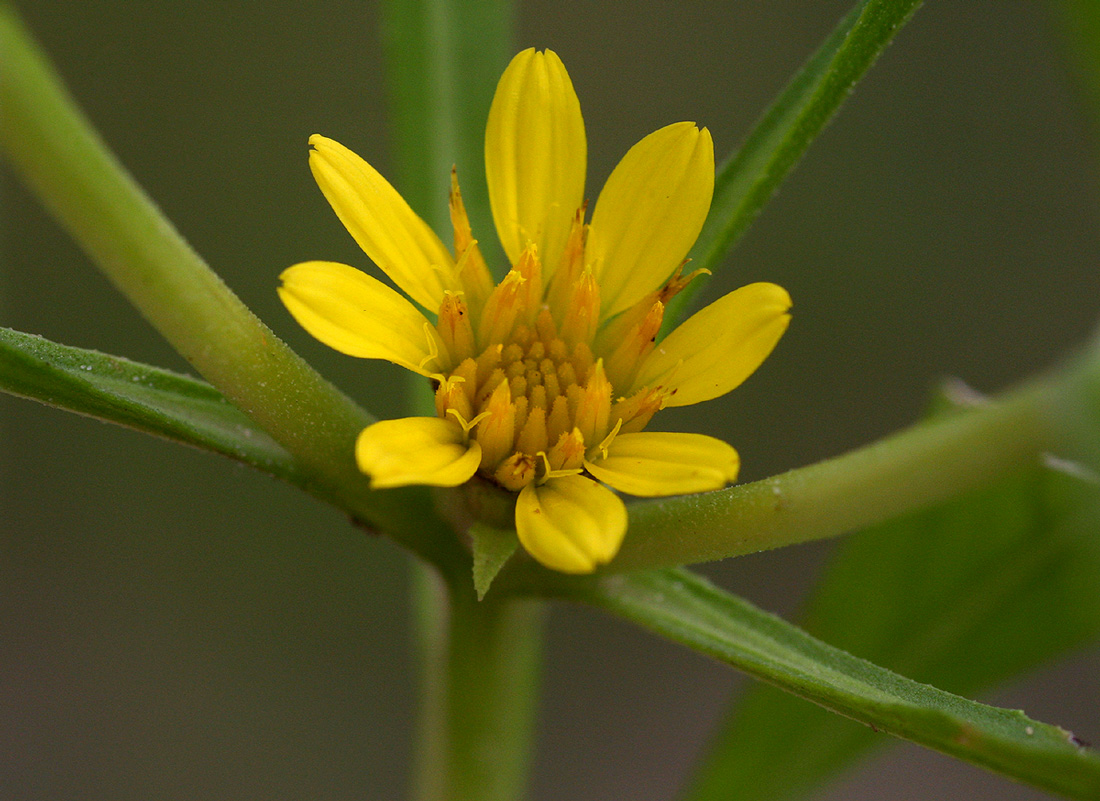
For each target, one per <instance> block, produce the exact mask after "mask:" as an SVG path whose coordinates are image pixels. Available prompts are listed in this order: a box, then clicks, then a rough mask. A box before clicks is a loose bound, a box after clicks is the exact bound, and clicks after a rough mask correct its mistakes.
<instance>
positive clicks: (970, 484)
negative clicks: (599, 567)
mask: <svg viewBox="0 0 1100 801" xmlns="http://www.w3.org/2000/svg"><path fill="white" fill-rule="evenodd" d="M1059 378H1060V379H1061V382H1062V383H1064V381H1065V380H1066V378H1067V376H1066V375H1060V376H1059ZM1062 383H1056V382H1054V381H1044V382H1039V383H1035V384H1032V385H1029V386H1027V387H1025V388H1023V389H1021V390H1018V391H1016V392H1014V393H1011V394H1008V395H1005V396H1002V397H1000V398H998V399H994V400H990V401H989V402H988V403H985V404H982V405H980V406H978V407H976V408H974V409H971V410H969V411H967V412H962V413H959V414H957V415H953V416H951V417H948V418H946V419H942V420H936V421H931V422H927V423H921V424H918V425H915V426H913V427H912V428H909V429H906V430H904V431H901V432H899V433H897V434H894V435H893V436H890V437H886V438H885V439H882V440H880V441H878V442H876V443H873V444H871V445H868V446H866V447H863V448H860V449H858V450H855V451H852V452H850V453H847V454H844V455H843V456H839V457H837V458H835V459H829V460H827V461H824V462H820V463H818V464H815V465H810V466H809V467H803V468H800V469H797V470H792V471H790V472H788V473H783V474H782V475H778V476H774V477H772V478H769V479H765V480H763V481H757V482H754V483H752V484H744V485H741V486H738V487H732V488H730V489H727V490H722V491H720V492H712V493H706V494H703V495H693V496H688V497H684V498H676V499H673V500H669V501H652V502H643V503H638V504H635V505H633V506H631V507H630V533H629V535H628V536H627V538H626V541H625V543H624V544H623V549H622V551H621V552H620V554H619V556H618V557H617V558H616V559H615V561H614V563H613V564H612V565H611V569H612V570H615V571H624V570H636V569H639V568H650V567H665V566H671V565H684V564H691V563H693V562H708V561H714V560H716V559H724V558H726V557H730V556H741V555H744V554H748V553H755V552H757V551H762V550H767V549H769V548H778V547H780V546H783V545H792V544H794V543H799V542H806V541H809V540H816V539H824V538H827V537H835V536H838V535H840V534H845V533H847V532H850V531H855V530H857V529H860V528H863V527H865V526H868V525H871V524H873V523H879V522H881V521H883V520H888V519H890V518H892V517H896V516H898V515H901V514H905V513H906V512H910V511H913V510H915V509H920V508H923V507H926V506H930V505H932V504H935V503H939V502H941V501H944V500H946V499H948V498H951V497H954V496H955V495H957V494H959V493H961V492H965V491H967V490H969V489H972V488H974V487H978V486H980V485H982V484H984V483H986V482H988V481H991V480H993V479H995V478H997V477H999V476H1001V475H1004V474H1005V473H1006V472H1007V471H1009V470H1012V469H1015V468H1016V467H1017V466H1018V465H1020V464H1023V463H1026V462H1028V461H1033V460H1036V459H1038V458H1039V456H1040V454H1041V452H1042V451H1043V450H1044V449H1047V448H1051V447H1053V444H1054V443H1053V440H1052V432H1053V431H1054V429H1055V428H1056V426H1055V424H1054V420H1053V417H1052V411H1051V406H1052V404H1053V403H1054V402H1055V398H1056V396H1057V393H1056V389H1057V388H1058V387H1060V386H1062Z"/></svg>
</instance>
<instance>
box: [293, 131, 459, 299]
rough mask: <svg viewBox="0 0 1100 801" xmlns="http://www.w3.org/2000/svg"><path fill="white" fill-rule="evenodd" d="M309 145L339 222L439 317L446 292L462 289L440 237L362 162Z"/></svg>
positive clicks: (318, 142)
mask: <svg viewBox="0 0 1100 801" xmlns="http://www.w3.org/2000/svg"><path fill="white" fill-rule="evenodd" d="M309 144H310V145H311V146H312V148H313V149H312V150H311V151H310V154H309V167H310V169H311V170H313V177H314V178H315V179H316V180H317V185H318V186H320V187H321V191H322V192H323V193H324V195H325V197H326V198H327V199H328V202H329V204H330V205H331V206H332V208H333V211H335V212H336V216H337V217H339V218H340V222H342V223H343V224H344V227H345V228H347V229H348V231H349V232H350V233H351V235H352V236H353V237H355V241H356V242H358V243H359V247H361V248H363V250H364V251H365V252H366V254H367V255H368V256H369V257H370V259H371V261H373V262H374V263H375V264H377V265H378V266H379V267H380V268H381V269H382V272H384V273H385V274H386V275H388V276H389V277H390V278H391V279H393V282H394V283H395V284H397V285H398V286H399V287H401V289H402V290H404V292H405V294H407V295H408V296H409V297H410V298H412V299H413V300H415V301H416V302H417V303H419V304H420V305H421V306H423V307H424V308H425V309H428V310H429V311H431V312H435V311H436V310H437V309H438V308H439V304H440V302H441V301H442V300H443V292H444V290H447V289H451V290H456V289H458V288H459V287H458V286H457V285H456V281H455V278H454V260H453V259H452V258H451V254H450V253H449V252H448V251H447V248H446V247H445V246H444V245H443V243H442V242H441V241H440V240H439V237H438V236H436V235H435V233H434V232H433V231H432V229H431V228H429V227H428V224H427V223H425V222H424V221H423V220H421V219H420V218H419V217H418V216H417V215H416V212H414V211H413V210H412V209H411V208H410V207H409V204H408V203H406V202H405V199H404V198H403V197H401V195H400V194H398V192H397V190H396V189H394V188H393V187H392V186H391V185H390V184H389V182H388V181H387V180H386V179H385V178H383V177H382V176H381V175H380V174H379V173H378V171H377V170H375V169H374V167H372V166H370V165H369V164H367V162H365V161H363V159H361V158H360V157H359V156H357V155H355V154H354V153H352V152H351V151H350V150H348V149H347V148H346V147H344V146H343V145H341V144H339V143H338V142H334V141H332V140H331V139H326V138H325V137H323V136H320V135H318V134H314V135H313V136H311V137H310V138H309Z"/></svg>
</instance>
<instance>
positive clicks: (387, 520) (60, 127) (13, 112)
mask: <svg viewBox="0 0 1100 801" xmlns="http://www.w3.org/2000/svg"><path fill="white" fill-rule="evenodd" d="M0 53H3V59H4V64H3V69H0V109H3V113H2V114H0V148H2V150H3V151H4V152H5V154H6V155H7V157H8V158H9V159H10V160H11V163H12V164H13V166H14V167H15V169H16V171H17V172H18V173H19V174H20V175H21V176H22V177H23V179H24V180H25V182H26V183H27V185H28V186H29V187H30V188H31V189H32V190H33V191H34V192H36V193H37V195H38V196H39V198H40V199H41V200H42V202H43V204H44V205H45V206H46V207H47V208H48V209H49V210H50V212H51V213H52V214H53V215H54V216H55V217H56V218H57V219H58V221H59V222H60V223H61V224H62V226H64V227H65V228H66V229H67V230H68V231H69V233H70V234H71V235H72V236H73V238H74V239H75V240H76V241H77V243H78V244H80V246H81V247H82V248H83V249H84V251H85V252H86V253H87V254H88V256H89V257H90V258H91V259H92V261H93V262H95V264H96V265H97V266H98V267H99V268H100V269H101V270H102V271H103V272H104V273H105V274H106V276H107V277H108V278H109V279H110V280H111V282H112V283H113V284H114V285H115V286H116V287H118V289H119V290H120V291H121V292H122V293H123V294H124V295H126V297H127V298H128V299H129V300H130V302H131V303H133V304H134V305H135V306H136V307H137V308H138V310H139V311H140V312H141V313H142V315H143V316H144V317H145V318H146V319H147V320H148V321H149V322H150V323H151V324H152V325H153V326H154V327H155V328H156V329H157V330H158V331H160V333H161V334H163V335H164V337H165V338H166V339H167V340H168V341H169V342H170V343H171V344H172V346H173V347H174V348H175V349H176V350H177V351H179V353H180V354H181V355H182V356H183V357H184V358H185V359H187V360H188V361H189V362H190V363H191V364H192V365H193V366H194V367H195V369H196V370H198V372H199V373H201V374H202V375H203V376H204V377H205V378H206V379H207V380H208V381H210V383H211V384H213V385H214V386H215V387H217V388H218V389H219V390H220V391H221V392H222V393H223V394H224V395H225V396H226V397H227V398H228V399H229V400H230V401H232V402H233V404H234V405H236V406H237V407H238V408H240V409H241V410H242V411H244V412H245V413H246V414H248V415H249V417H251V418H252V419H253V420H255V421H256V423H258V424H259V425H260V427H261V428H263V429H264V430H265V431H267V433H269V434H270V435H271V436H272V438H273V439H275V441H276V442H278V443H279V444H280V445H282V446H283V447H284V448H286V449H287V451H289V452H290V453H291V454H292V455H293V456H294V457H295V459H296V460H297V462H298V464H299V465H300V466H301V467H302V470H303V472H304V473H305V474H306V475H308V476H311V481H309V482H308V484H307V488H308V489H309V491H311V492H313V493H314V494H316V495H318V496H320V497H322V498H324V499H326V500H329V501H331V502H334V503H336V504H337V505H339V506H340V507H341V508H344V509H347V510H348V511H350V512H351V513H352V514H353V515H355V516H356V517H358V518H361V519H363V520H365V521H368V522H370V523H371V524H373V525H375V526H378V527H380V528H384V529H385V530H387V532H389V533H391V534H394V535H395V536H396V537H398V538H399V539H402V541H403V542H405V543H406V544H407V545H410V547H413V548H414V549H417V550H423V549H426V551H425V555H427V556H428V557H429V558H433V559H444V560H451V561H453V560H454V559H461V558H462V556H461V554H460V553H458V551H457V550H456V549H459V546H458V544H457V543H454V538H453V536H451V537H449V538H447V537H443V538H442V539H443V540H447V539H449V540H450V542H451V543H452V544H453V545H452V546H451V547H448V546H447V545H446V544H443V543H441V541H440V537H439V536H438V532H437V529H439V527H440V526H441V524H440V523H438V521H436V520H435V519H434V518H433V517H432V515H431V512H430V511H426V510H430V509H431V504H430V503H425V502H424V499H425V496H426V493H424V492H421V491H411V493H410V492H401V493H397V492H374V493H372V492H371V491H370V490H369V487H368V484H367V480H366V478H365V477H364V476H362V475H361V474H360V473H359V471H358V470H357V469H356V466H355V462H354V459H353V458H352V446H353V443H354V441H355V437H356V435H357V434H358V432H359V431H360V430H362V428H363V427H364V426H366V425H368V424H369V423H370V422H372V420H373V418H372V417H371V416H370V415H369V414H367V413H366V412H365V411H363V409H361V408H360V407H359V406H357V405H356V404H355V403H354V402H352V401H351V400H350V399H349V398H348V397H347V396H345V395H343V394H342V393H341V392H340V391H339V390H337V389H336V388H335V387H333V386H332V385H331V384H329V383H328V382H327V381H326V380H325V379H324V378H322V377H321V376H320V375H319V374H318V373H317V372H316V371H314V370H313V369H312V368H311V367H310V366H309V365H308V364H306V363H305V362H304V361H302V359H300V358H299V357H298V356H297V355H296V354H295V353H294V352H293V351H291V350H290V349H289V348H288V347H287V346H286V345H285V344H284V343H283V342H281V341H280V340H279V338H278V337H276V336H275V335H274V334H273V333H272V332H271V330H270V329H268V328H267V326H265V325H264V324H263V323H262V322H260V320H259V319H258V318H256V316H255V315H253V314H252V313H251V312H250V311H249V310H248V309H247V308H246V307H245V306H244V304H242V303H241V301H240V300H239V299H238V298H237V297H236V295H234V294H233V292H232V291H231V290H230V289H229V288H228V287H227V286H226V285H225V284H224V283H223V282H222V281H221V279H220V278H218V276H217V275H215V274H214V272H213V271H212V270H211V269H210V268H209V267H208V266H207V265H206V264H205V263H204V262H203V261H202V259H201V258H200V257H199V256H198V255H197V254H196V253H195V252H194V251H193V250H192V249H191V247H190V246H189V245H188V244H187V242H185V241H184V239H183V238H182V237H181V236H180V235H179V233H178V232H177V231H176V230H175V229H174V228H173V227H172V225H171V223H170V222H169V221H168V220H167V219H165V218H164V216H163V215H162V214H161V213H160V211H159V209H158V208H157V207H156V205H155V204H154V203H153V201H152V200H151V199H150V198H149V197H148V196H147V195H146V194H145V193H144V192H143V191H142V189H141V187H139V186H138V185H137V184H136V183H135V182H134V180H133V179H132V178H131V177H130V176H129V174H128V173H127V172H126V170H125V168H123V167H122V165H121V164H120V163H119V162H118V161H117V159H116V158H115V157H114V155H113V154H112V153H111V152H110V150H109V149H108V148H107V146H106V144H105V143H104V142H103V141H102V140H101V139H100V137H99V136H98V134H97V133H96V132H95V130H94V129H93V128H92V126H91V124H90V123H89V122H88V121H87V120H86V119H85V118H84V116H83V115H82V114H81V112H80V110H79V109H78V108H77V106H76V104H75V102H74V101H73V100H72V98H71V97H70V96H69V95H68V93H67V92H66V91H65V89H64V87H63V85H62V83H61V81H60V79H59V78H58V76H57V75H56V74H55V73H54V71H53V70H52V68H51V67H50V65H49V63H48V62H47V60H46V58H45V57H44V56H43V55H42V53H41V52H40V51H39V49H38V47H37V46H36V44H35V43H34V41H33V39H32V38H31V36H30V34H29V33H28V32H27V31H26V29H25V28H24V27H23V25H22V23H21V21H20V20H19V18H18V16H17V14H16V13H15V11H14V9H13V8H12V7H11V6H10V4H6V3H5V4H0ZM274 275H275V274H274V272H273V273H272V280H273V281H274ZM410 494H412V495H415V496H416V500H415V501H413V500H410V498H408V497H406V496H408V495H410ZM465 558H466V560H467V561H468V558H469V557H468V555H467V556H466V557H465Z"/></svg>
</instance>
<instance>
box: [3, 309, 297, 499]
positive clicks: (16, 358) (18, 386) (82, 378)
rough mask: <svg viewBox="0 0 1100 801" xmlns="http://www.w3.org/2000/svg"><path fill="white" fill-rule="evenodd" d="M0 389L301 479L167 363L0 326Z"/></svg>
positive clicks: (213, 393)
mask: <svg viewBox="0 0 1100 801" xmlns="http://www.w3.org/2000/svg"><path fill="white" fill-rule="evenodd" d="M0 390H3V391H4V392H8V393H11V394H13V395H19V396H21V397H24V398H30V399H31V400H36V401H39V402H41V403H45V404H47V405H49V406H55V407H57V408H60V409H66V410H67V411H70V412H76V413H78V414H83V415H87V416H89V417H95V418H97V419H99V420H103V421H105V422H109V423H117V424H118V425H123V426H127V427H129V428H135V429H137V430H139V431H144V432H146V433H147V434H155V435H157V436H160V437H164V438H166V439H170V440H173V441H175V442H182V443H185V444H187V445H193V446H195V447H197V448H202V449H203V450H209V451H214V452H216V453H220V454H223V455H225V456H229V457H230V458H232V459H236V460H237V461H240V462H244V463H245V464H248V465H251V466H253V467H255V468H258V469H259V470H262V471H263V472H265V473H270V474H271V475H274V476H278V477H279V478H283V479H286V480H288V481H291V482H292V483H299V484H300V483H303V481H304V478H302V477H301V476H300V475H299V474H298V471H297V469H296V466H295V463H294V459H293V457H291V456H290V454H288V453H287V452H286V451H285V450H284V449H283V448H282V447H281V446H279V445H278V444H277V443H276V442H275V441H274V440H272V439H271V437H269V436H268V435H267V434H265V433H264V432H263V431H262V430H260V429H259V428H257V427H256V425H255V424H254V423H253V422H252V421H250V420H249V419H248V417H246V416H245V415H244V414H243V413H242V412H241V411H240V410H238V409H237V408H236V407H235V406H233V405H232V404H231V403H229V401H227V400H226V399H225V398H224V397H222V394H221V393H220V392H218V391H217V390H216V389H214V388H213V387H212V386H210V385H209V384H207V383H205V382H203V381H199V380H196V379H194V378H188V377H187V376H183V375H179V374H178V373H173V372H169V371H168V370H161V369H159V368H156V367H150V366H148V365H145V364H139V363H137V362H132V361H129V360H128V359H123V358H120V357H117V356H109V355H107V354H104V353H99V352H97V351H93V350H83V349H81V348H73V347H68V346H66V345H59V344H57V343H55V342H50V341H49V340H46V339H43V338H42V337H39V336H34V335H32V334H24V333H21V332H19V331H13V330H11V329H9V328H0Z"/></svg>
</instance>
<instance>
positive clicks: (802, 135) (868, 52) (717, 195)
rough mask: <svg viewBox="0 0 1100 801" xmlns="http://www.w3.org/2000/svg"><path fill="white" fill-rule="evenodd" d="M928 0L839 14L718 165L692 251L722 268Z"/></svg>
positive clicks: (696, 285) (678, 303) (692, 287)
mask: <svg viewBox="0 0 1100 801" xmlns="http://www.w3.org/2000/svg"><path fill="white" fill-rule="evenodd" d="M921 2H922V0H863V2H860V3H858V4H857V5H856V6H855V8H853V9H852V10H851V11H849V12H848V14H847V15H846V16H845V17H844V18H843V19H842V20H841V21H840V23H839V24H838V25H837V26H836V28H834V29H833V32H832V33H830V34H829V37H828V38H827V39H826V40H825V42H824V43H823V44H822V45H821V47H820V48H818V50H817V52H816V53H814V54H813V55H812V56H811V57H810V59H809V61H807V62H806V63H805V64H804V65H803V67H802V69H801V70H799V71H798V73H797V74H796V75H795V76H794V78H792V79H791V82H790V83H789V84H787V87H786V88H785V89H784V90H783V92H782V93H781V94H780V95H779V97H778V98H776V100H775V101H774V102H773V103H772V105H771V106H770V107H769V108H768V110H767V111H766V112H765V113H764V116H763V117H762V118H761V119H760V121H759V122H757V123H756V127H755V128H753V130H752V132H751V133H750V134H749V136H748V138H747V139H746V140H745V142H744V144H743V145H741V147H740V148H739V149H738V150H737V151H736V152H734V153H733V155H731V156H730V157H729V158H727V159H726V161H725V162H724V163H723V164H722V165H721V166H720V167H719V169H718V175H717V178H716V179H715V184H714V199H713V201H711V207H710V213H709V214H708V215H707V221H706V224H705V225H704V226H703V231H702V233H700V234H699V238H698V240H697V241H696V243H695V247H693V248H692V250H691V253H690V254H689V258H691V259H692V265H691V266H692V268H693V269H694V268H698V267H704V268H706V269H709V270H712V271H714V270H716V269H717V267H718V266H719V264H720V262H721V261H722V259H724V258H725V256H726V254H727V253H729V251H730V249H732V248H733V246H734V244H736V242H737V241H738V240H739V239H740V238H741V235H742V234H744V233H745V231H746V230H747V229H748V227H749V225H750V224H751V223H752V221H753V220H754V219H755V218H756V215H757V214H758V213H759V212H760V209H762V208H763V207H764V204H766V203H767V202H768V199H769V198H770V197H771V196H772V193H773V192H775V190H776V188H777V187H778V186H779V184H780V183H781V182H782V181H783V179H784V178H786V177H787V174H788V173H789V172H790V171H791V169H792V168H793V167H794V165H795V164H797V163H798V160H799V159H800V158H801V157H802V154H803V153H805V152H806V149H807V148H808V147H809V146H810V143H811V142H813V140H814V139H815V138H816V137H817V135H818V134H819V133H820V132H821V130H822V128H824V127H825V124H826V123H827V122H828V121H829V120H830V119H831V118H832V116H833V114H834V113H836V110H837V109H838V108H840V105H841V103H843V102H844V101H845V99H847V97H848V94H849V93H850V92H851V91H852V87H853V86H855V84H856V83H857V82H858V81H859V79H860V78H862V77H863V74H864V73H865V72H867V70H868V69H869V68H870V67H871V65H872V64H874V63H875V60H876V59H877V58H878V57H879V55H880V54H881V53H882V51H883V50H884V49H885V48H886V45H888V44H889V43H890V42H891V40H892V39H893V38H894V35H895V34H896V33H897V32H898V31H899V30H900V29H901V27H902V26H903V25H904V24H905V23H906V22H907V21H908V20H909V17H910V16H912V14H913V12H914V11H916V10H917V7H918V6H920V5H921ZM703 286H704V281H702V280H699V279H697V280H695V281H692V282H691V284H689V285H688V287H687V288H686V289H685V290H684V291H683V292H682V293H681V294H680V295H678V296H677V297H676V298H675V299H674V300H673V301H672V303H671V304H670V306H671V309H670V313H669V314H668V315H666V317H665V320H666V326H665V327H666V330H668V328H669V326H671V325H672V324H674V322H675V321H676V320H678V319H680V317H681V316H682V314H683V312H684V310H685V309H686V308H687V304H688V303H689V302H690V300H691V298H692V297H694V295H695V293H696V292H698V291H699V290H700V289H701V288H702V287H703Z"/></svg>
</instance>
